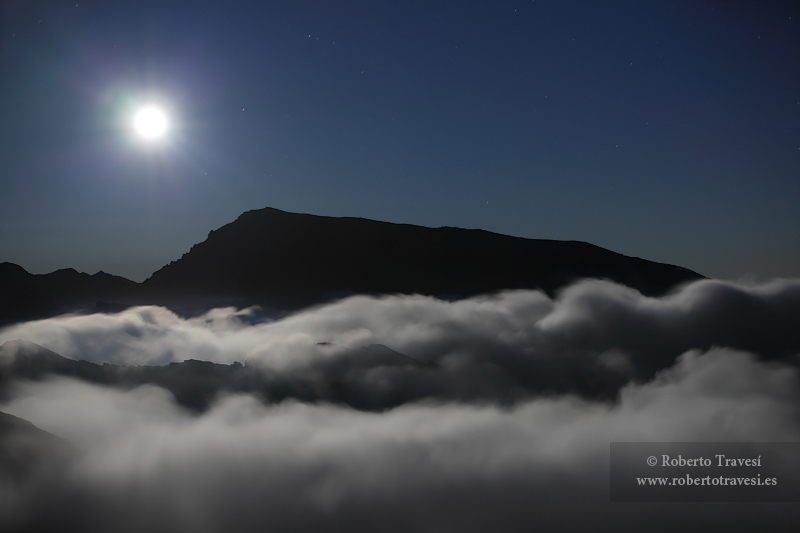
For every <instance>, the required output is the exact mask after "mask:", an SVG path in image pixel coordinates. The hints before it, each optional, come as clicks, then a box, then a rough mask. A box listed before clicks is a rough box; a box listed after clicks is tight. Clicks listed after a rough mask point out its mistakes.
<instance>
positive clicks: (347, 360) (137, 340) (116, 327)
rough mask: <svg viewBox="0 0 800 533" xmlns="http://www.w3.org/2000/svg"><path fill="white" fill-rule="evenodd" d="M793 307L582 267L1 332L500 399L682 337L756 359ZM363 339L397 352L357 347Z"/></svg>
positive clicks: (768, 287)
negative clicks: (545, 283) (560, 285)
mask: <svg viewBox="0 0 800 533" xmlns="http://www.w3.org/2000/svg"><path fill="white" fill-rule="evenodd" d="M798 319H800V282H798V281H797V280H783V281H774V282H771V283H768V284H763V285H754V286H745V285H740V284H734V283H728V282H721V281H712V280H705V281H699V282H696V283H693V284H690V285H688V286H685V287H683V288H681V289H680V290H678V291H676V292H675V293H673V294H670V295H668V296H665V297H662V298H648V297H644V296H642V295H641V294H640V293H638V292H637V291H635V290H632V289H629V288H627V287H623V286H620V285H616V284H613V283H610V282H605V281H597V280H594V281H584V282H582V283H578V284H576V285H573V286H571V287H568V288H567V289H566V290H564V291H563V292H562V293H561V294H560V295H559V297H558V298H557V299H556V300H551V299H550V298H548V297H547V296H546V295H544V294H542V293H540V292H536V291H510V292H504V293H500V294H497V295H492V296H483V297H476V298H470V299H466V300H461V301H456V302H448V301H442V300H437V299H434V298H430V297H424V296H385V297H381V298H375V297H366V296H359V297H353V298H348V299H345V300H342V301H340V302H337V303H334V304H331V305H327V306H324V307H319V308H314V309H310V310H306V311H303V312H300V313H297V314H294V315H291V316H288V317H285V318H282V319H280V320H275V321H266V322H256V323H252V322H254V319H253V310H245V311H235V310H233V309H217V310H214V311H211V312H209V313H207V314H205V315H203V316H201V317H197V318H190V319H183V318H180V317H178V316H176V315H175V314H173V313H172V312H170V311H168V310H166V309H163V308H158V307H140V308H135V309H131V310H129V311H126V312H123V313H120V314H117V315H88V316H69V317H59V318H54V319H50V320H42V321H37V322H30V323H26V324H21V325H18V326H15V327H12V328H9V329H7V330H5V331H4V332H2V334H0V341H2V340H8V339H15V338H24V339H27V340H30V341H33V342H36V343H38V344H41V345H43V346H45V347H47V348H50V349H52V350H54V351H56V352H58V353H61V354H63V355H66V356H69V357H72V358H76V359H77V358H80V359H86V360H90V361H98V362H99V361H107V362H113V363H127V364H163V363H166V362H170V361H182V360H184V359H190V358H191V359H200V360H206V361H217V362H232V361H243V360H247V361H248V365H249V367H250V368H259V369H260V370H261V378H259V381H258V383H257V384H256V385H253V384H252V383H253V380H252V379H251V378H250V377H247V379H244V378H242V379H239V382H242V381H247V382H248V383H249V384H248V385H247V386H244V385H241V383H240V384H238V385H236V386H231V387H228V388H229V389H231V390H247V391H254V392H258V393H259V394H261V395H262V396H264V397H265V398H267V399H269V400H273V401H279V400H282V399H284V398H287V397H293V398H297V399H301V400H309V401H316V400H324V401H332V402H343V403H347V404H350V405H353V406H356V407H359V408H370V409H381V408H386V407H392V406H396V405H400V404H402V403H405V402H408V401H416V400H419V399H424V398H434V399H439V400H460V401H483V400H491V401H499V402H502V403H505V404H511V403H514V402H516V401H519V400H520V399H524V398H529V397H531V396H532V395H538V394H542V393H554V394H561V393H565V392H577V393H579V394H581V395H583V396H585V397H594V398H613V397H614V396H615V395H616V393H617V392H618V391H619V388H620V387H621V386H623V385H624V384H625V383H627V382H629V381H630V380H632V379H633V380H638V381H645V380H649V379H651V378H652V376H653V375H654V373H655V372H656V371H658V370H659V369H662V368H666V367H668V366H670V365H672V364H673V363H674V360H675V358H676V357H677V356H678V355H680V354H681V353H683V352H685V351H687V350H690V349H702V350H707V349H709V348H711V347H713V346H723V347H730V348H735V349H741V350H747V351H749V352H751V353H755V354H757V355H759V356H760V357H761V358H763V359H774V358H781V357H787V356H791V355H793V354H796V353H798V352H800V328H797V327H796V324H797V322H798ZM320 342H326V343H331V344H325V345H319V344H318V343H320ZM371 343H380V344H383V345H385V346H388V347H389V348H391V349H392V350H395V351H396V352H399V354H394V356H392V354H391V353H389V351H388V350H385V353H382V354H380V353H375V352H374V350H373V352H370V353H366V352H365V351H364V350H360V349H358V348H360V347H363V346H364V345H368V344H371ZM401 354H402V355H401ZM403 356H408V357H403ZM241 373H243V372H240V374H241Z"/></svg>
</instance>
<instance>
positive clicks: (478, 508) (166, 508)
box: [3, 349, 800, 531]
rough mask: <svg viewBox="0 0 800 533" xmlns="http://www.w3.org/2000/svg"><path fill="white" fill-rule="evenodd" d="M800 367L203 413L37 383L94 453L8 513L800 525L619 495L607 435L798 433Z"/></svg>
mask: <svg viewBox="0 0 800 533" xmlns="http://www.w3.org/2000/svg"><path fill="white" fill-rule="evenodd" d="M797 379H798V376H797V372H796V371H795V370H794V369H793V368H790V367H786V366H784V365H781V364H764V363H761V362H758V361H756V359H755V358H754V357H753V356H752V355H749V354H746V353H744V352H735V351H731V350H725V349H715V350H712V351H709V352H708V353H705V354H703V353H701V352H697V351H693V352H688V353H687V354H685V355H683V356H681V358H680V359H679V360H678V362H677V364H676V365H675V367H673V368H671V369H669V370H667V371H664V372H662V373H660V374H659V375H658V377H657V378H656V379H655V380H654V381H652V382H650V383H647V384H644V385H629V386H627V387H626V388H624V389H623V391H622V394H621V399H620V401H619V403H618V404H616V405H608V404H597V403H593V402H588V401H585V400H580V399H578V398H576V397H573V396H565V397H557V398H547V399H544V398H540V399H536V400H531V401H527V402H523V403H520V404H518V405H517V406H515V407H513V408H511V409H503V408H499V407H492V406H469V405H463V404H453V403H448V404H413V405H407V406H403V407H399V408H397V409H393V410H391V411H387V412H384V413H371V412H363V411H357V410H352V409H349V408H342V407H336V406H332V405H310V404H304V403H298V402H284V403H282V404H279V405H271V406H269V405H264V404H263V403H261V402H259V401H258V400H257V399H255V398H253V397H252V396H247V395H237V396H230V397H228V398H225V399H222V400H221V401H220V402H218V403H217V404H216V405H215V407H214V408H213V409H211V410H209V411H208V412H206V413H205V414H203V415H201V416H193V415H190V414H189V413H187V412H186V411H184V410H182V409H181V408H179V407H177V406H176V405H175V404H174V402H173V401H172V399H171V397H170V395H169V394H168V393H166V392H165V391H163V390H162V389H157V388H152V387H143V388H139V389H135V390H132V391H127V392H123V391H119V390H114V389H109V388H102V387H97V386H94V385H89V384H86V383H82V382H79V381H74V380H70V379H65V378H60V379H55V380H52V381H48V382H40V383H28V384H26V385H24V386H23V387H21V388H20V389H19V391H18V395H17V397H16V399H15V400H13V401H12V402H10V403H8V404H6V405H4V406H3V409H4V410H6V411H8V412H10V413H12V414H14V415H17V416H20V417H22V418H26V419H29V420H33V421H34V422H36V423H37V424H38V425H39V426H40V427H41V428H43V429H46V430H48V431H51V432H53V433H55V434H57V435H60V436H63V437H65V438H67V439H69V440H70V441H71V442H72V443H74V444H75V446H76V447H77V449H78V450H79V451H78V452H77V453H76V455H75V456H74V457H73V458H72V459H71V460H69V461H68V462H67V463H66V464H65V465H63V466H62V467H61V469H60V470H59V469H52V468H51V469H50V471H49V472H48V474H47V475H46V476H44V477H41V478H36V477H34V478H32V479H33V480H32V481H30V482H29V483H28V484H27V485H24V486H20V487H17V490H18V494H21V495H22V496H21V497H19V498H18V504H17V505H16V506H14V511H15V513H12V514H6V515H4V517H5V518H4V520H6V521H7V522H10V521H11V520H13V519H14V518H17V519H20V518H22V519H26V520H29V521H31V520H32V521H33V522H34V523H37V525H41V526H42V527H47V526H55V525H56V524H61V525H76V526H77V527H79V528H80V529H81V530H85V531H128V530H130V531H141V530H152V531H223V530H237V531H262V530H264V528H267V529H270V530H277V531H284V530H285V531H292V530H303V531H321V530H325V531H353V530H362V529H366V530H374V531H439V530H442V529H444V530H459V531H487V530H492V531H522V530H530V529H534V528H539V529H542V528H543V529H551V528H558V529H577V528H583V527H591V528H592V529H594V530H606V529H607V530H617V531H628V530H629V531H634V530H638V529H639V528H641V527H643V526H647V527H648V528H649V529H650V530H663V531H667V530H672V529H674V528H676V527H679V526H681V525H685V524H686V523H691V524H692V525H693V526H695V527H698V528H702V527H711V526H712V525H713V526H715V527H717V528H719V527H723V528H725V529H726V530H731V531H744V530H748V529H749V528H752V527H755V526H758V527H760V528H767V529H770V530H776V528H781V527H783V526H786V527H789V525H791V524H792V523H794V524H796V520H797V519H798V518H800V514H799V513H800V511H798V510H797V508H796V506H791V505H785V504H752V505H749V506H742V505H741V504H696V505H664V504H611V503H609V501H608V498H609V493H608V477H607V476H608V453H609V442H611V441H649V440H652V441H696V440H697V441H728V440H732V441H736V440H745V441H749V440H764V441H788V440H798V439H800V417H799V416H798V415H800V403H798V400H800V389H799V388H798V381H797ZM19 500H21V501H19ZM38 509H48V512H47V513H44V514H43V513H39V512H37V510H38Z"/></svg>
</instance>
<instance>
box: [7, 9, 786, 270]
mask: <svg viewBox="0 0 800 533" xmlns="http://www.w3.org/2000/svg"><path fill="white" fill-rule="evenodd" d="M76 3H77V5H76ZM0 17H1V18H0V261H11V262H15V263H18V264H20V265H22V266H23V267H24V268H26V269H28V270H29V271H31V272H34V273H44V272H49V271H52V270H55V269H57V268H64V267H74V268H76V269H78V270H82V271H86V272H89V273H94V272H96V271H98V270H101V269H102V270H104V271H107V272H111V273H114V274H119V275H123V276H126V277H129V278H131V279H135V280H142V279H144V278H145V277H147V276H148V275H149V274H150V273H152V272H153V271H154V270H156V269H158V268H159V267H161V266H162V265H164V264H165V263H167V262H169V261H171V260H174V259H177V258H179V257H180V256H181V254H182V253H184V252H186V251H188V249H189V248H190V247H191V245H192V244H195V243H197V242H200V241H202V240H203V239H205V237H206V235H207V233H208V232H209V231H210V230H212V229H215V228H217V227H219V226H221V225H223V224H226V223H228V222H230V221H232V220H234V219H235V218H236V217H237V216H238V215H239V214H241V213H242V212H243V211H246V210H249V209H257V208H261V207H266V206H270V207H276V208H279V209H283V210H287V211H294V212H307V213H313V214H319V215H333V216H360V217H367V218H373V219H378V220H386V221H391V222H407V223H413V224H422V225H428V226H443V225H447V226H459V227H467V228H483V229H487V230H491V231H496V232H500V233H506V234H511V235H517V236H522V237H533V238H552V239H574V240H582V241H588V242H591V243H594V244H597V245H599V246H603V247H606V248H609V249H612V250H614V251H617V252H621V253H624V254H626V255H633V256H639V257H644V258H647V259H651V260H656V261H662V262H667V263H673V264H679V265H681V266H685V267H688V268H692V269H694V270H697V271H698V272H700V273H702V274H705V275H708V276H714V277H724V278H731V277H739V276H742V275H745V274H748V273H750V274H754V275H756V276H759V277H772V276H800V26H799V25H798V23H800V6H798V4H797V3H796V2H784V3H781V2H730V1H725V2H723V1H719V2H707V1H706V2H703V1H698V0H694V1H672V2H666V1H650V2H647V1H630V2H625V1H618V2H596V1H585V2H580V1H576V2H562V1H548V0H528V1H463V0H462V1H431V0H427V1H414V0H409V1H403V2H399V1H395V2H388V1H363V2H359V1H353V0H349V1H335V0H329V1H318V2H316V1H299V0H297V1H263V2H255V1H253V2H240V1H227V2H200V1H191V2H189V1H169V0H159V1H142V0H136V1H134V0H119V1H114V0H103V1H85V0H75V1H74V2H58V1H35V0H25V1H22V0H4V1H3V2H2V3H0ZM149 101H156V102H159V103H161V104H162V105H163V106H164V107H165V108H166V109H167V110H168V112H169V113H170V117H171V121H172V123H173V128H172V129H171V130H170V131H169V133H168V135H167V136H166V137H165V138H164V139H161V140H159V141H157V142H152V143H145V142H142V141H141V140H137V139H135V138H133V136H132V135H131V133H130V127H129V122H130V117H131V113H132V111H133V109H135V108H136V106H137V105H139V104H141V103H145V102H149Z"/></svg>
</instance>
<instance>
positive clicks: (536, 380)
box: [0, 340, 627, 412]
mask: <svg viewBox="0 0 800 533" xmlns="http://www.w3.org/2000/svg"><path fill="white" fill-rule="evenodd" d="M309 348H311V349H312V350H314V353H315V357H314V362H313V364H310V365H307V366H305V367H302V368H299V369H295V370H292V369H284V370H282V371H276V370H275V369H274V368H273V367H270V366H269V365H265V364H264V362H263V361H261V360H259V359H258V358H256V359H248V360H247V361H245V362H244V364H242V363H239V362H234V363H232V364H220V363H214V362H210V361H198V360H195V359H187V360H185V361H182V362H172V363H169V364H167V365H163V366H134V365H115V364H108V363H103V364H97V363H92V362H90V361H83V360H74V359H69V358H67V357H63V356H61V355H59V354H57V353H55V352H52V351H50V350H48V349H46V348H44V347H42V346H39V345H38V344H35V343H32V342H29V341H24V340H15V341H7V342H5V343H4V344H3V345H2V346H0V402H4V401H8V400H9V399H11V398H12V397H13V394H14V391H15V388H14V385H15V383H16V382H17V381H19V380H23V381H40V380H43V379H46V378H48V377H52V376H63V377H68V378H72V379H77V380H81V381H84V382H88V383H93V384H95V385H101V386H106V387H115V388H117V389H121V390H130V389H133V388H135V387H139V386H142V385H155V386H158V387H161V388H163V389H166V390H167V391H169V392H170V393H172V395H173V397H174V398H175V402H176V403H177V404H178V405H180V406H182V407H184V408H186V409H189V410H191V411H194V412H203V411H205V410H207V409H208V408H209V407H210V406H211V405H213V403H214V401H215V400H216V399H218V398H220V397H221V396H224V395H226V394H232V393H233V394H235V393H244V394H251V395H254V396H255V397H256V398H259V399H260V400H261V401H263V402H265V403H278V402H281V401H283V400H286V399H293V400H298V401H302V402H311V403H314V402H323V403H335V404H340V405H347V406H349V407H352V408H354V409H359V410H366V411H383V410H385V409H390V408H393V407H397V406H400V405H403V404H406V403H408V402H414V401H421V400H438V401H453V400H457V401H466V402H469V401H474V402H479V403H486V402H498V403H501V404H507V405H511V404H513V403H514V402H516V401H518V400H519V399H522V398H525V397H526V396H530V395H533V394H540V393H542V392H560V393H574V394H578V395H581V396H584V397H587V398H593V399H613V398H615V397H616V394H617V393H618V391H619V389H620V387H622V386H623V385H624V384H625V383H626V382H627V380H626V379H623V376H620V375H616V374H613V373H608V372H605V373H604V372H603V370H602V369H597V368H592V369H590V370H589V371H588V372H586V371H584V370H586V369H583V368H580V367H579V366H576V367H575V368H574V369H573V372H572V373H571V374H569V375H566V374H563V375H558V376H557V379H551V380H548V378H547V376H551V377H552V375H553V374H552V372H551V373H548V372H547V369H546V368H545V367H539V368H538V369H537V370H538V371H524V369H520V368H517V369H516V371H515V372H513V373H510V374H507V375H506V376H505V377H502V378H500V379H499V380H495V381H492V376H488V378H489V379H488V381H487V380H480V379H478V380H476V379H473V378H474V376H471V374H470V370H469V369H466V371H464V370H465V369H463V368H462V372H461V373H459V372H458V370H454V369H452V368H451V369H449V370H447V369H444V368H442V367H441V366H440V365H439V364H438V363H436V362H432V361H420V360H418V359H414V358H412V357H409V356H407V355H404V354H402V353H399V352H396V351H394V350H392V349H391V348H389V347H387V346H384V345H382V344H370V345H367V346H361V347H356V348H345V347H342V346H337V345H334V344H331V343H327V342H323V343H317V344H316V345H315V346H310V347H309ZM512 374H513V375H512ZM484 377H487V376H484ZM494 377H495V378H498V377H499V374H498V373H497V372H495V374H494ZM509 380H510V381H509Z"/></svg>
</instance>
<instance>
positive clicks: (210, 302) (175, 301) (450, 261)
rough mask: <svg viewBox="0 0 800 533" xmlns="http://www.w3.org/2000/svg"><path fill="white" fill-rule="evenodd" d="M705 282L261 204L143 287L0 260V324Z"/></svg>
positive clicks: (573, 251)
mask: <svg viewBox="0 0 800 533" xmlns="http://www.w3.org/2000/svg"><path fill="white" fill-rule="evenodd" d="M702 277H703V276H701V275H700V274H697V273H696V272H692V271H691V270H688V269H685V268H681V267H677V266H672V265H666V264H661V263H655V262H652V261H647V260H644V259H639V258H635V257H627V256H624V255H622V254H618V253H615V252H612V251H610V250H606V249H603V248H600V247H598V246H594V245H592V244H589V243H585V242H579V241H556V240H544V239H525V238H521V237H511V236H507V235H501V234H497V233H492V232H489V231H484V230H468V229H461V228H452V227H442V228H428V227H423V226H415V225H410V224H393V223H389V222H378V221H374V220H368V219H363V218H350V217H343V218H336V217H326V216H316V215H308V214H296V213H287V212H284V211H280V210H278V209H272V208H265V209H259V210H255V211H248V212H246V213H244V214H242V215H241V216H240V217H239V218H238V219H236V220H235V221H234V222H231V223H230V224H226V225H225V226H223V227H221V228H219V229H218V230H215V231H212V232H210V233H209V235H208V238H207V239H206V240H205V241H203V242H201V243H199V244H196V245H195V246H193V247H192V248H191V250H190V251H189V252H188V253H186V254H184V255H183V257H181V258H180V259H179V260H177V261H173V262H171V263H170V264H168V265H166V266H164V267H163V268H161V269H160V270H158V271H157V272H155V273H154V274H153V275H152V276H151V277H150V278H148V279H146V280H145V281H144V282H142V283H135V282H133V281H130V280H127V279H125V278H121V277H119V276H112V275H110V274H106V273H104V272H98V273H97V274H94V275H92V276H90V275H88V274H85V273H78V272H76V271H75V270H73V269H64V270H58V271H56V272H52V273H50V274H41V275H34V274H30V273H28V272H27V271H25V270H24V269H23V268H22V267H20V266H18V265H15V264H12V263H2V264H0V325H4V324H9V323H12V322H17V321H22V320H31V319H36V318H44V317H47V316H53V315H56V314H59V313H65V312H75V311H81V310H84V311H85V310H92V311H100V312H114V311H119V310H121V309H123V308H124V307H125V306H126V305H134V304H138V305H143V304H159V305H167V306H170V307H172V308H173V309H184V310H186V309H192V308H193V309H195V310H204V309H208V308H211V307H214V306H219V305H236V306H247V305H253V304H258V305H262V306H265V307H267V308H273V309H277V310H294V309H299V308H302V307H305V306H309V305H314V304H319V303H324V302H326V301H330V300H334V299H337V298H341V297H343V296H348V295H352V294H425V295H432V296H437V297H444V298H450V299H457V298H464V297H469V296H474V295H477V294H484V293H491V292H496V291H499V290H503V289H541V290H544V291H545V292H547V293H548V294H550V295H553V294H554V293H555V292H556V291H557V290H558V289H560V288H561V287H564V286H565V285H568V284H569V283H571V282H573V281H575V280H577V279H580V278H606V279H609V280H612V281H615V282H617V283H621V284H624V285H627V286H629V287H632V288H634V289H637V290H639V291H640V292H642V293H643V294H646V295H651V296H656V295H661V294H664V293H666V292H668V291H669V290H670V289H672V288H673V287H675V286H676V285H678V284H681V283H684V282H688V281H693V280H697V279H700V278H702Z"/></svg>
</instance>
